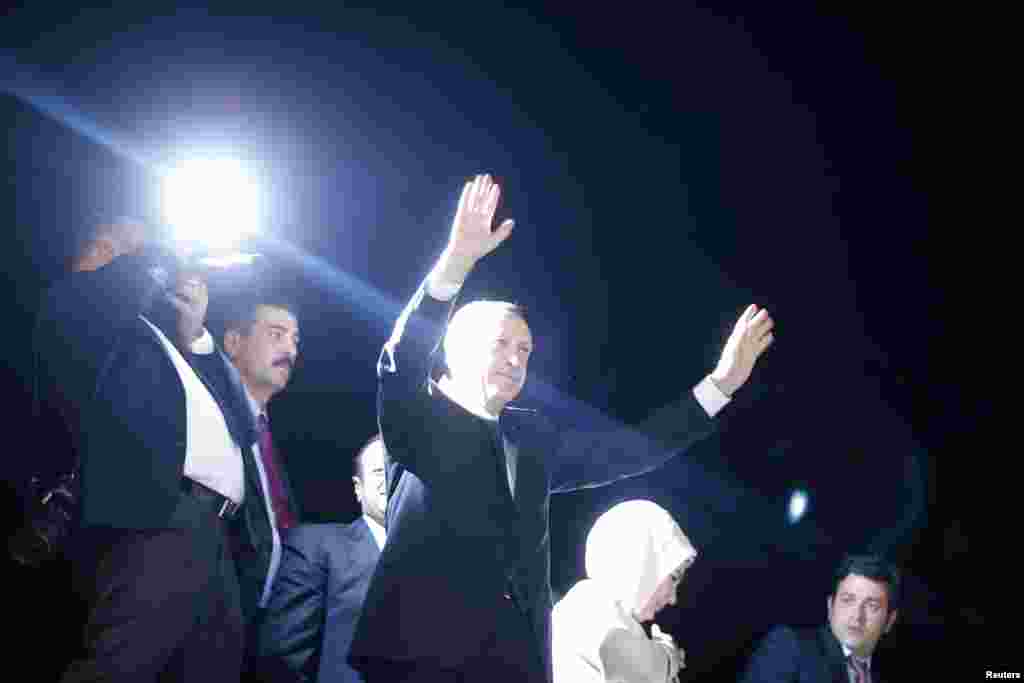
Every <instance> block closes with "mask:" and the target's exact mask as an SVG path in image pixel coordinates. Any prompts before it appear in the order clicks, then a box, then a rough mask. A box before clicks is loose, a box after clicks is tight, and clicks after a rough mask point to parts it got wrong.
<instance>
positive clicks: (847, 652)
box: [839, 643, 871, 671]
mask: <svg viewBox="0 0 1024 683" xmlns="http://www.w3.org/2000/svg"><path fill="white" fill-rule="evenodd" d="M839 645H840V646H841V647H842V648H843V655H844V656H845V657H846V658H847V659H849V657H850V656H851V655H852V654H853V650H851V649H850V648H848V647H846V644H845V643H839ZM854 659H856V660H857V661H859V662H864V664H865V666H867V669H868V671H871V656H870V655H869V656H867V657H854Z"/></svg>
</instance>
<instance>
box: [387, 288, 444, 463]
mask: <svg viewBox="0 0 1024 683" xmlns="http://www.w3.org/2000/svg"><path fill="white" fill-rule="evenodd" d="M454 306H455V299H453V300H452V301H447V302H445V301H438V300H436V299H434V298H432V297H431V296H430V295H428V294H427V293H426V283H423V284H422V285H420V288H419V289H418V290H417V292H416V294H415V295H414V296H413V298H412V300H411V301H410V302H409V304H408V305H407V306H406V307H405V310H403V311H402V314H401V315H400V316H399V318H398V321H397V322H396V323H395V328H394V331H393V332H392V334H391V338H390V339H388V341H387V343H386V344H385V345H384V349H383V351H381V355H380V359H379V361H378V363H377V377H378V382H379V387H378V394H377V415H378V419H379V421H380V430H381V434H382V435H383V436H384V443H385V445H386V446H387V449H388V456H389V457H390V458H391V459H392V460H393V461H395V462H396V463H397V464H399V465H401V466H402V467H405V468H408V469H409V470H411V471H412V472H414V473H416V474H417V475H419V476H426V477H428V478H429V472H430V470H431V469H432V465H433V463H432V462H431V461H430V459H429V457H430V452H431V449H430V448H429V444H430V441H431V438H430V434H431V433H432V432H434V431H436V430H437V429H438V428H439V427H438V419H437V416H436V408H435V406H434V404H435V403H436V401H435V400H433V399H432V398H431V396H430V391H431V372H432V370H433V368H434V364H435V362H436V360H437V357H438V355H439V354H440V347H441V340H442V339H443V338H444V330H445V326H446V324H447V321H448V318H449V316H450V314H451V311H452V310H453V309H454Z"/></svg>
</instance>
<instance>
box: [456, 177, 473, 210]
mask: <svg viewBox="0 0 1024 683" xmlns="http://www.w3.org/2000/svg"><path fill="white" fill-rule="evenodd" d="M472 194H473V181H472V180H467V181H466V184H465V185H463V186H462V194H461V195H459V205H458V208H457V209H455V215H456V216H461V215H462V214H464V213H465V212H466V211H467V210H468V209H469V198H470V196H471V195H472Z"/></svg>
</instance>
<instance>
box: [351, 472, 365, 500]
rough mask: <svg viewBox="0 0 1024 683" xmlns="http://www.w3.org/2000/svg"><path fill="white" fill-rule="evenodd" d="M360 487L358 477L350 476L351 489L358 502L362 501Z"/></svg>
mask: <svg viewBox="0 0 1024 683" xmlns="http://www.w3.org/2000/svg"><path fill="white" fill-rule="evenodd" d="M361 488H362V487H361V486H360V481H359V477H352V489H353V490H354V491H355V494H356V500H357V501H359V502H360V503H362V502H363V499H362V495H361V491H360V489H361Z"/></svg>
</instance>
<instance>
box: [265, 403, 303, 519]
mask: <svg viewBox="0 0 1024 683" xmlns="http://www.w3.org/2000/svg"><path fill="white" fill-rule="evenodd" d="M259 427H260V460H262V461H263V472H264V474H266V476H267V486H268V487H269V488H270V491H269V492H268V495H269V496H270V505H271V507H273V509H274V517H276V518H277V528H278V529H288V528H290V527H293V526H295V519H294V517H292V510H291V508H290V507H289V506H288V494H287V493H286V492H285V490H284V482H283V481H282V479H281V470H280V468H279V467H278V465H277V454H276V453H275V452H274V439H273V438H272V437H271V435H270V423H269V422H268V421H267V416H266V415H262V414H261V415H260V419H259Z"/></svg>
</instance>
